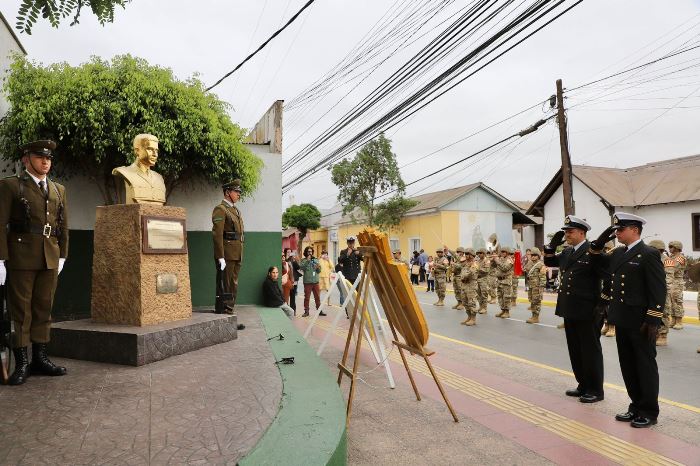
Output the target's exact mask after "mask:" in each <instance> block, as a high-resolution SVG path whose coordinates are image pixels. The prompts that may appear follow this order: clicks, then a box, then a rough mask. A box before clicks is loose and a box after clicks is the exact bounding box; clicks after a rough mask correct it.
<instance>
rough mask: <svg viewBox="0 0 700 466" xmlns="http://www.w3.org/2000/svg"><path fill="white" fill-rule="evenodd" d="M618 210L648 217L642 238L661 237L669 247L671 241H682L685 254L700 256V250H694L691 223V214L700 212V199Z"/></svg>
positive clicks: (646, 239)
mask: <svg viewBox="0 0 700 466" xmlns="http://www.w3.org/2000/svg"><path fill="white" fill-rule="evenodd" d="M616 211H617V212H620V211H622V212H630V213H633V214H635V215H639V216H640V217H644V218H645V219H646V221H647V223H646V225H644V230H643V231H642V238H644V241H646V242H647V243H648V242H649V241H651V240H652V239H660V240H661V241H663V242H664V243H665V244H666V247H668V242H669V241H674V240H676V241H680V242H681V243H683V253H684V254H686V255H688V256H693V257H700V251H693V236H692V234H693V232H692V225H691V214H693V213H700V201H689V202H678V203H674V204H658V205H653V206H645V207H640V208H639V209H634V208H632V207H618V208H617V209H616Z"/></svg>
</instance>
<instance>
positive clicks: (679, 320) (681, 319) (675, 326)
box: [673, 317, 683, 330]
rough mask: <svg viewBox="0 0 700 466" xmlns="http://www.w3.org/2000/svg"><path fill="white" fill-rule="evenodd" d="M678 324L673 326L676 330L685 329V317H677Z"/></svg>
mask: <svg viewBox="0 0 700 466" xmlns="http://www.w3.org/2000/svg"><path fill="white" fill-rule="evenodd" d="M675 320H676V322H675V323H674V324H673V329H674V330H681V329H682V328H683V317H675Z"/></svg>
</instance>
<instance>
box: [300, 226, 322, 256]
mask: <svg viewBox="0 0 700 466" xmlns="http://www.w3.org/2000/svg"><path fill="white" fill-rule="evenodd" d="M307 246H313V248H314V255H315V256H316V257H320V256H321V252H322V251H324V250H325V249H326V248H327V246H328V229H326V228H324V229H322V230H309V231H307V232H306V236H305V237H304V239H303V240H302V242H301V250H302V251H303V250H304V248H305V247H307Z"/></svg>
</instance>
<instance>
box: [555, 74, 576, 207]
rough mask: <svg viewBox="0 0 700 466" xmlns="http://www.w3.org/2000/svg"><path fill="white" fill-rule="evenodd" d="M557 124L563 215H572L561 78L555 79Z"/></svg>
mask: <svg viewBox="0 0 700 466" xmlns="http://www.w3.org/2000/svg"><path fill="white" fill-rule="evenodd" d="M557 124H558V125H559V146H560V148H561V174H562V187H563V190H564V215H574V214H575V213H576V208H575V206H574V193H573V189H572V186H571V185H572V175H571V156H570V155H569V136H568V134H567V131H566V115H564V87H563V85H562V83H561V79H557Z"/></svg>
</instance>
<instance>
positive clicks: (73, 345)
mask: <svg viewBox="0 0 700 466" xmlns="http://www.w3.org/2000/svg"><path fill="white" fill-rule="evenodd" d="M237 325H238V317H237V316H235V315H227V314H212V313H203V312H195V313H193V314H192V317H191V318H189V319H185V320H178V321H175V322H167V323H162V324H157V325H149V326H146V327H137V326H126V325H113V324H103V323H98V322H95V321H93V320H92V319H82V320H73V321H65V322H54V323H53V324H52V326H51V343H50V344H49V353H50V354H51V355H53V356H59V357H64V358H72V359H82V360H85V361H95V362H107V363H112V364H124V365H129V366H143V365H144V364H150V363H152V362H155V361H160V360H161V359H166V358H169V357H170V356H175V355H178V354H183V353H188V352H190V351H195V350H198V349H200V348H205V347H207V346H212V345H216V344H219V343H224V342H227V341H231V340H235V339H236V338H238V330H237Z"/></svg>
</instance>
